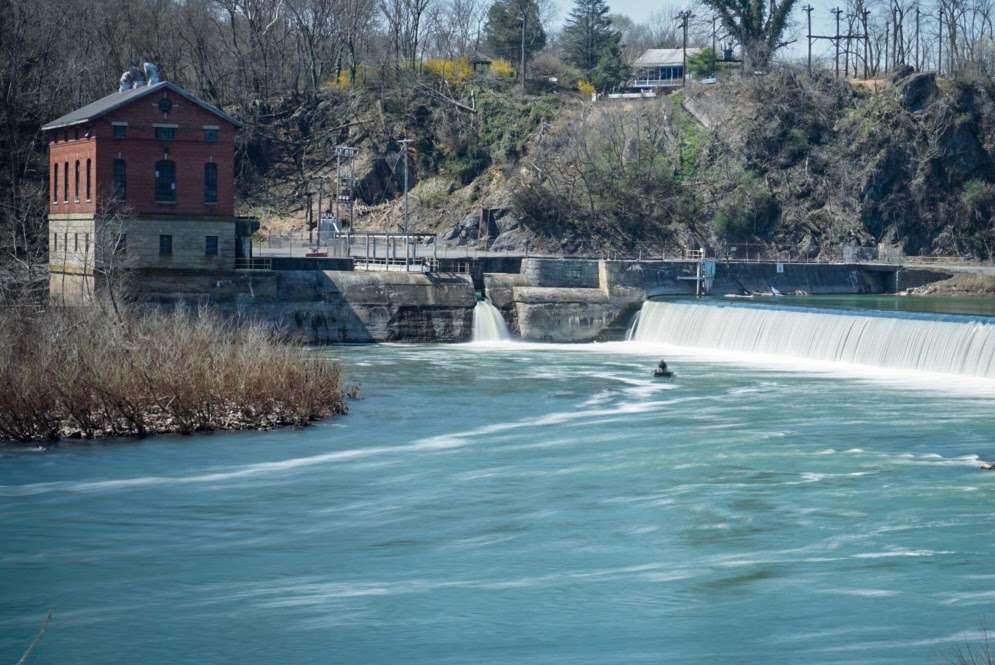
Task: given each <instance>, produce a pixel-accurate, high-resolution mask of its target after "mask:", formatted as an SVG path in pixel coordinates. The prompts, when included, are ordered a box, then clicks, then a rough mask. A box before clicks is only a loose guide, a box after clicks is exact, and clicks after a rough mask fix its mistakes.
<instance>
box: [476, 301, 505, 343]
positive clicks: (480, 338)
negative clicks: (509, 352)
mask: <svg viewBox="0 0 995 665" xmlns="http://www.w3.org/2000/svg"><path fill="white" fill-rule="evenodd" d="M510 340H511V333H510V332H508V324H506V323H505V322H504V317H503V316H501V312H500V311H498V308H497V307H495V306H494V305H492V304H491V303H489V302H488V301H486V300H478V301H477V304H476V306H475V307H474V308H473V341H474V342H508V341H510Z"/></svg>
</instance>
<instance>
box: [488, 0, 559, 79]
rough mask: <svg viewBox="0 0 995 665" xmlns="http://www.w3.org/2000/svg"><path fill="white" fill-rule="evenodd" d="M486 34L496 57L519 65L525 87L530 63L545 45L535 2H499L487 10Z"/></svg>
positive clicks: (544, 33) (524, 0)
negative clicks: (527, 68)
mask: <svg viewBox="0 0 995 665" xmlns="http://www.w3.org/2000/svg"><path fill="white" fill-rule="evenodd" d="M484 35H485V39H486V43H487V46H488V48H490V50H491V51H492V53H493V54H494V55H495V56H497V57H499V58H504V59H506V60H509V61H511V62H515V63H518V79H519V81H520V82H521V84H522V87H523V88H524V87H525V74H526V71H525V70H526V67H527V65H528V61H529V60H531V59H532V56H533V55H535V54H536V53H537V52H539V51H541V50H542V49H543V48H545V46H546V31H545V30H543V29H542V21H541V20H540V17H539V5H538V4H537V2H536V0H497V1H496V2H495V3H494V4H493V5H491V8H490V9H489V10H487V23H486V24H485V26H484Z"/></svg>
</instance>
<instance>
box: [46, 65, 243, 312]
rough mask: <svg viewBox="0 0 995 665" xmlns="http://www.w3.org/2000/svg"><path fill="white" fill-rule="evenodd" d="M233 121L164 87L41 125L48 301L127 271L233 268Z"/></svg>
mask: <svg viewBox="0 0 995 665" xmlns="http://www.w3.org/2000/svg"><path fill="white" fill-rule="evenodd" d="M239 127H241V123H239V122H238V120H236V119H234V118H232V117H231V116H229V115H228V114H226V113H224V112H223V111H221V110H220V109H218V108H216V107H214V106H212V105H210V104H208V103H207V102H205V101H203V100H200V99H198V98H197V97H195V96H193V95H191V94H190V93H189V92H187V91H185V90H183V89H182V88H180V87H179V86H177V85H175V84H173V83H170V82H167V81H163V82H161V83H157V84H154V85H150V86H142V87H138V88H134V89H132V90H128V91H125V92H116V93H113V94H111V95H108V96H106V97H104V98H103V99H100V100H98V101H96V102H93V103H92V104H88V105H86V106H84V107H82V108H80V109H77V110H76V111H73V112H72V113H69V114H67V115H64V116H62V117H61V118H58V119H57V120H54V121H52V122H50V123H49V124H47V125H45V126H44V127H43V128H42V129H43V130H44V131H45V132H46V135H47V137H48V140H49V170H50V183H49V187H50V196H49V245H50V252H49V267H50V271H51V275H52V278H51V288H52V290H53V294H56V293H57V292H58V291H61V292H62V294H63V295H65V292H66V284H67V283H71V284H72V287H71V288H70V290H76V289H86V288H92V286H93V275H94V272H95V271H96V272H97V273H101V272H102V270H101V268H103V267H107V266H109V265H111V264H113V263H115V262H116V263H117V264H119V265H121V266H127V267H128V268H140V269H157V270H184V271H191V270H194V271H204V270H210V271H223V270H231V269H233V268H234V267H235V258H236V257H237V256H241V255H242V251H241V249H242V247H243V244H247V243H244V242H243V241H242V239H237V238H236V227H237V224H236V219H235V177H234V154H235V133H236V132H237V131H238V129H239Z"/></svg>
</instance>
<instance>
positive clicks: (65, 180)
mask: <svg viewBox="0 0 995 665" xmlns="http://www.w3.org/2000/svg"><path fill="white" fill-rule="evenodd" d="M62 200H63V201H65V202H66V203H69V162H63V163H62Z"/></svg>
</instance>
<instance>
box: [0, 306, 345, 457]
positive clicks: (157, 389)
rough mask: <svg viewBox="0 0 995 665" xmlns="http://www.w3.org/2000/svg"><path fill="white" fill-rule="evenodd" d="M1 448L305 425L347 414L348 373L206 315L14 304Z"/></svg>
mask: <svg viewBox="0 0 995 665" xmlns="http://www.w3.org/2000/svg"><path fill="white" fill-rule="evenodd" d="M0 387H2V388H0V443H2V442H7V443H10V442H54V441H58V440H59V439H65V438H97V437H111V436H146V435H149V434H155V433H180V434H190V433H192V432H197V431H210V430H239V429H259V428H270V427H278V426H298V427H299V426H304V425H307V424H308V423H310V422H312V421H314V420H317V419H319V418H324V417H328V416H334V415H340V414H344V413H346V412H347V410H348V407H347V405H346V402H345V397H346V395H345V390H344V389H343V386H342V377H341V372H340V368H339V366H338V365H337V364H336V363H334V362H333V361H332V360H330V359H328V358H325V357H321V356H318V355H316V354H314V353H312V352H310V351H308V350H307V349H305V348H302V347H299V346H295V345H292V344H289V343H286V342H285V341H284V340H282V339H281V337H280V336H279V335H278V334H277V333H275V332H274V331H272V330H269V329H267V328H265V327H263V326H262V325H259V324H255V323H250V322H230V321H226V320H223V319H221V318H220V317H219V316H217V315H215V314H213V313H211V312H210V311H208V310H206V309H199V310H189V309H183V308H181V309H177V310H174V311H170V312H165V311H162V310H157V309H143V310H139V309H125V310H120V311H117V312H115V311H113V310H112V309H110V308H105V307H86V308H48V309H44V310H37V309H29V308H18V307H9V308H7V309H5V310H4V311H3V312H2V313H0Z"/></svg>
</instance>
